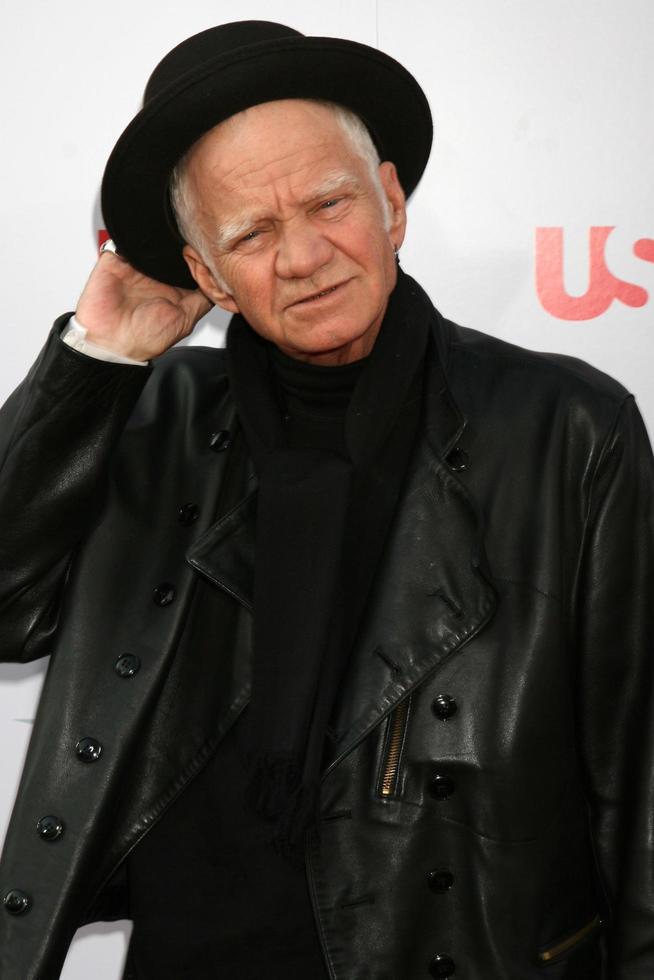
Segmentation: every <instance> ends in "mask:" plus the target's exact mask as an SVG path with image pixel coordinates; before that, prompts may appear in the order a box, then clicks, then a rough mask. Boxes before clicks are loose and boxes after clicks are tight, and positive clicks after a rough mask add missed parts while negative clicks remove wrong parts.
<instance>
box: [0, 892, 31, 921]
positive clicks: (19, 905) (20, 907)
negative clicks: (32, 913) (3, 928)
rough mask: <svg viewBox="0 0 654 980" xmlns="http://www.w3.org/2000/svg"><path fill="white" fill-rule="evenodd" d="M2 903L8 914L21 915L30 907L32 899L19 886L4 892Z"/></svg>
mask: <svg viewBox="0 0 654 980" xmlns="http://www.w3.org/2000/svg"><path fill="white" fill-rule="evenodd" d="M3 904H4V907H5V909H6V910H7V912H9V914H10V915H23V914H24V913H25V912H29V910H30V909H31V908H32V899H31V898H30V897H29V895H28V894H27V893H26V892H22V891H21V890H20V889H19V888H12V889H11V890H10V891H8V892H6V893H5V897H4V899H3Z"/></svg>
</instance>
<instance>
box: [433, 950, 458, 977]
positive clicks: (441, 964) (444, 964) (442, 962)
mask: <svg viewBox="0 0 654 980" xmlns="http://www.w3.org/2000/svg"><path fill="white" fill-rule="evenodd" d="M429 973H430V976H432V977H436V978H437V980H442V978H443V977H453V976H454V974H455V973H456V963H455V962H454V960H453V959H452V957H451V956H447V955H446V954H445V953H436V956H434V957H433V959H432V961H431V963H430V964H429Z"/></svg>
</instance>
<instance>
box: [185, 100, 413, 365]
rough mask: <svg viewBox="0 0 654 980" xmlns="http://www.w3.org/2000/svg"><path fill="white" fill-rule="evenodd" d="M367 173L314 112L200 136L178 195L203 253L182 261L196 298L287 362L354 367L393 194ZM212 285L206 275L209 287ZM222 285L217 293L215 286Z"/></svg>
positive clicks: (397, 222) (300, 108)
mask: <svg viewBox="0 0 654 980" xmlns="http://www.w3.org/2000/svg"><path fill="white" fill-rule="evenodd" d="M379 173H380V178H381V182H382V187H383V193H384V196H385V197H386V198H387V200H388V202H389V210H390V220H389V222H388V224H389V227H388V228H386V227H385V221H386V214H385V209H384V206H383V203H382V200H381V199H380V194H379V190H378V188H377V187H376V186H375V184H374V182H373V179H372V176H371V174H370V171H369V168H368V165H367V164H366V162H365V161H364V160H362V159H361V158H360V157H359V156H357V154H356V153H355V152H354V150H353V149H352V147H351V145H350V141H349V140H348V137H347V136H346V135H345V134H344V133H343V131H342V129H341V128H340V126H339V124H338V122H337V120H336V119H335V117H334V115H333V113H332V112H331V111H330V110H329V109H328V108H327V107H325V106H322V105H317V104H314V103H310V102H306V101H302V100H297V99H292V100H284V101H279V102H268V103H265V104H263V105H259V106H254V107H253V108H252V109H248V110H247V111H246V112H242V113H239V114H238V115H237V116H233V117H232V118H231V119H229V120H227V121H226V122H225V123H221V124H220V125H219V126H216V127H215V129H212V130H210V131H209V132H208V133H207V134H205V136H203V137H202V139H201V140H200V141H199V142H198V144H197V145H196V146H195V148H194V149H193V151H192V153H191V154H190V157H189V160H188V167H187V178H188V187H189V190H190V191H191V193H192V194H194V195H195V201H196V217H197V221H198V223H199V227H200V230H201V232H202V234H203V236H204V240H205V241H206V242H208V243H209V254H208V255H207V256H206V259H207V262H206V263H205V260H204V259H203V258H202V257H201V256H200V254H199V253H198V252H197V251H196V250H195V249H194V248H192V247H191V246H189V245H187V246H186V247H185V249H184V255H185V257H186V261H187V263H188V265H189V268H190V270H191V273H192V275H193V276H194V278H195V280H196V281H197V283H198V285H199V286H200V288H201V289H202V290H203V292H204V293H205V294H206V295H207V296H208V297H209V298H210V299H211V300H212V301H213V302H214V303H217V304H218V305H219V306H222V307H223V308H224V309H226V310H229V311H230V312H240V313H241V314H242V315H243V316H244V317H245V319H246V320H247V321H248V323H249V324H250V326H251V327H252V328H253V329H254V330H256V331H257V333H259V334H261V336H262V337H265V338H266V339H267V340H270V341H272V342H273V343H274V344H276V345H277V346H278V347H279V348H280V349H281V350H283V351H284V352H285V353H287V354H289V355H290V356H291V357H295V358H298V359H300V360H306V361H312V362H314V363H317V364H338V363H349V362H350V361H354V360H358V359H359V358H361V357H364V356H365V355H366V354H368V353H369V351H370V350H371V348H372V345H373V344H374V342H375V338H376V336H377V333H378V331H379V327H380V325H381V322H382V319H383V316H384V312H385V310H386V305H387V301H388V296H389V294H390V292H391V290H392V289H393V287H394V285H395V281H396V275H397V272H396V265H395V258H394V246H397V247H399V245H400V244H401V242H402V238H403V236H404V227H405V220H406V213H405V208H404V194H403V192H402V188H401V186H400V184H399V181H398V179H397V173H396V170H395V167H394V165H393V164H392V163H389V162H385V163H382V164H381V166H380V168H379ZM216 274H217V275H216ZM221 280H222V282H221Z"/></svg>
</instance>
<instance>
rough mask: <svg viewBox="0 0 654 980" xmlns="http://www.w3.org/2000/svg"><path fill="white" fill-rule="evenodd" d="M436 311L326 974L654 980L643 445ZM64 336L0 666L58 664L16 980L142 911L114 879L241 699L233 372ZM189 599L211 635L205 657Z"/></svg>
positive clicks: (566, 388)
mask: <svg viewBox="0 0 654 980" xmlns="http://www.w3.org/2000/svg"><path fill="white" fill-rule="evenodd" d="M431 319H432V326H433V337H434V343H433V347H432V353H431V355H430V365H429V376H428V380H427V385H426V390H427V395H426V402H425V409H424V424H423V427H422V431H421V436H420V440H419V444H418V446H417V448H416V451H415V454H414V457H413V459H412V462H411V465H410V469H409V473H408V476H407V480H406V484H405V487H404V491H403V495H402V498H401V503H400V505H399V507H398V511H397V514H396V518H395V521H394V524H393V527H392V529H391V532H390V535H389V539H388V541H387V544H386V548H385V552H384V560H383V562H382V565H381V567H380V569H379V572H378V575H377V578H376V581H375V585H374V589H373V595H372V599H371V602H370V603H369V607H368V609H367V612H366V616H365V620H364V623H363V627H362V629H361V631H360V635H359V637H358V640H357V644H356V648H355V650H354V652H353V655H352V659H351V662H350V665H349V667H348V670H347V673H346V677H345V680H344V683H343V686H342V691H341V696H340V698H339V701H338V707H337V711H336V712H335V714H334V716H333V718H332V721H331V725H330V745H329V751H328V752H327V754H326V758H325V763H324V772H323V781H322V796H321V812H322V820H321V824H320V834H319V836H318V835H314V836H313V837H312V839H311V841H310V845H309V847H308V853H307V873H308V876H309V882H310V888H311V892H312V901H313V904H314V910H315V915H316V920H317V923H318V928H319V934H320V938H321V942H322V944H323V949H324V952H325V959H326V963H327V965H328V969H329V973H330V976H331V977H332V978H333V980H422V978H429V977H430V976H449V975H452V974H451V973H448V972H447V970H448V969H451V968H452V967H454V969H455V971H456V973H455V975H456V978H457V980H538V978H547V980H646V978H647V980H650V978H651V977H652V976H654V877H653V875H652V849H653V838H654V827H653V823H654V805H653V804H654V801H653V799H652V795H653V794H652V778H653V777H652V773H653V771H654V763H653V759H652V754H653V747H654V731H653V730H652V729H653V727H654V721H653V713H652V694H653V670H652V636H653V635H654V623H653V619H654V613H653V611H652V610H653V606H654V604H653V603H652V601H651V589H652V584H653V583H654V574H653V572H654V569H653V564H654V562H653V555H654V548H653V545H654V541H653V538H654V519H653V502H652V486H653V482H654V481H653V476H654V464H653V461H652V456H651V451H650V449H649V444H648V440H647V435H646V433H645V429H644V426H643V423H642V420H641V419H640V416H639V414H638V410H637V408H636V406H635V403H634V400H633V398H632V397H631V396H630V395H629V394H628V393H627V392H626V391H625V390H624V389H623V388H622V387H621V386H620V385H619V384H618V383H617V382H615V381H613V380H612V379H610V378H608V377H607V376H606V375H603V374H602V373H600V372H598V371H596V370H594V369H593V368H591V367H589V366H587V365H585V364H583V363H582V362H580V361H577V360H574V359H571V358H566V357H562V356H555V355H547V354H538V353H533V352H529V351H526V350H522V349H520V348H517V347H514V346H511V345H509V344H506V343H503V342H501V341H499V340H496V339H493V338H491V337H489V336H486V335H484V334H481V333H477V332H475V331H471V330H467V329H464V328H461V327H458V326H456V325H454V324H452V323H449V322H448V321H446V320H444V319H442V318H441V317H440V315H439V314H438V313H437V312H436V311H433V313H432V315H431ZM64 323H65V318H62V319H61V320H60V321H58V322H57V323H56V324H55V326H54V328H53V331H52V333H51V335H50V337H49V339H48V342H47V344H46V346H45V348H44V351H43V353H42V355H41V357H40V358H39V360H38V361H37V363H36V365H35V367H34V368H33V370H32V372H31V374H30V376H29V377H28V379H27V381H26V382H25V383H24V384H23V386H21V388H20V389H19V390H18V391H17V392H16V393H15V394H14V395H13V396H12V398H11V399H10V400H9V402H8V403H7V405H6V406H5V408H4V409H3V416H2V418H3V427H2V435H1V436H0V451H1V453H2V456H3V458H4V464H3V468H2V469H1V470H0V518H1V520H2V527H3V540H2V542H1V543H0V556H1V558H0V563H1V564H2V567H3V575H2V580H1V581H0V611H1V614H2V615H1V617H0V651H1V653H2V657H3V658H4V659H7V660H10V659H13V660H18V661H27V660H31V659H34V658H37V657H41V656H46V655H48V654H51V655H52V656H51V661H50V666H49V670H48V675H47V678H46V682H45V687H44V693H43V697H42V699H41V703H40V707H39V711H38V715H37V719H36V722H35V726H34V734H33V737H32V741H31V745H30V750H29V754H28V759H27V763H26V766H25V770H24V774H23V777H22V781H21V785H20V789H19V793H18V797H17V801H16V805H15V809H14V813H13V816H12V820H11V824H10V828H9V831H8V835H7V840H6V845H5V850H4V855H3V858H2V862H1V864H0V900H1V899H2V897H3V896H4V895H5V894H6V893H7V892H8V891H10V890H11V889H17V890H20V891H22V892H24V893H25V894H27V895H28V896H29V897H30V902H31V907H30V908H29V910H28V911H25V912H23V913H22V914H11V913H10V912H9V911H7V910H6V909H2V908H0V977H2V980H56V978H57V977H58V976H59V973H60V970H61V966H62V963H63V960H64V958H65V955H66V951H67V948H68V945H69V943H70V940H71V938H72V935H73V933H74V931H75V928H76V927H77V926H78V925H79V924H80V923H82V922H84V921H87V920H89V919H93V918H102V917H105V918H112V917H119V916H120V915H122V914H124V908H123V907H122V905H121V897H120V887H119V884H120V877H119V872H118V875H117V869H120V867H121V862H122V861H123V859H124V858H125V856H126V855H127V854H128V853H129V851H130V850H131V849H132V848H133V847H135V846H137V844H138V841H139V840H140V839H141V838H142V837H143V835H144V834H146V833H147V831H148V829H149V828H150V827H151V826H152V825H153V823H154V822H155V821H156V820H157V819H158V818H159V817H160V816H161V814H162V813H163V812H164V811H165V810H166V808H167V806H168V805H169V804H170V803H171V801H172V800H174V799H175V797H176V796H177V795H178V794H179V793H180V792H182V790H183V788H184V787H185V785H187V783H188V782H189V780H191V779H192V778H193V776H194V775H195V774H197V772H199V771H200V769H201V768H202V766H203V764H204V763H206V761H207V760H208V759H209V758H210V757H211V754H212V752H213V750H214V749H215V747H216V745H217V744H218V741H219V740H220V738H221V737H222V735H223V734H224V732H225V731H226V730H227V729H228V727H229V726H230V724H231V723H232V722H233V721H234V719H235V718H236V717H237V716H238V714H239V712H240V711H241V710H242V709H243V707H244V706H245V705H246V704H247V701H248V697H249V683H250V642H251V635H250V630H251V592H252V564H253V554H254V520H255V513H256V480H255V479H254V477H253V474H252V467H251V464H250V461H249V459H248V456H247V452H246V449H245V446H244V444H243V439H242V437H241V435H240V433H239V429H238V422H237V419H236V418H235V415H234V409H233V404H232V402H231V399H230V396H229V390H228V385H227V381H226V377H225V371H224V360H223V352H221V351H218V350H208V349H201V348H186V349H181V350H173V351H171V352H169V353H168V354H166V355H164V356H163V357H161V358H159V359H158V360H157V362H156V363H155V365H154V367H153V368H152V369H151V370H147V371H146V370H144V369H143V368H140V367H134V368H130V367H126V366H122V365H120V366H119V365H111V364H106V363H102V362H97V361H92V360H91V359H89V358H88V357H85V355H83V354H80V353H78V352H76V351H73V350H71V349H70V348H68V347H67V346H66V345H65V344H63V343H62V342H61V341H60V339H59V332H60V330H61V327H62V326H63V324H64ZM220 430H228V431H229V432H230V435H231V440H230V441H229V442H228V445H227V448H226V449H224V450H223V451H220V452H216V451H215V449H214V448H212V445H211V443H212V438H211V436H212V433H214V432H217V431H220ZM213 441H214V444H215V442H216V440H213ZM218 444H219V445H222V443H221V442H220V440H219V441H218ZM463 467H464V468H463ZM26 501H27V502H29V505H28V506H26V505H25V502H26ZM188 503H193V504H195V505H197V508H198V517H197V520H194V521H193V522H191V523H190V524H189V523H188V521H187V522H184V521H183V520H180V519H178V517H179V509H180V508H181V507H184V505H186V504H188ZM187 513H188V509H187ZM162 583H166V584H167V586H171V587H172V590H173V596H172V600H171V601H167V602H166V604H163V605H162V604H160V603H157V601H154V598H153V596H154V590H155V589H156V588H157V587H158V586H159V585H161V584H162ZM199 590H202V595H203V600H204V599H206V596H207V595H208V596H210V600H211V601H212V602H215V603H216V604H218V607H219V608H220V609H221V610H222V612H221V616H222V619H223V622H224V629H223V630H222V631H221V634H220V636H216V637H214V638H213V640H212V643H211V644H208V645H207V647H205V648H203V649H199V648H198V646H197V644H192V643H189V642H187V640H188V635H189V631H188V622H189V615H190V610H192V605H193V600H194V596H196V595H197V594H198V591H199ZM161 594H162V593H161V592H159V593H158V595H161ZM166 594H167V595H168V598H170V589H168V591H167V592H166ZM208 651H209V653H208ZM126 654H129V655H132V656H136V657H138V658H139V665H140V667H139V669H138V671H137V672H136V673H134V674H133V675H129V674H128V676H122V675H121V673H120V672H117V670H116V669H115V663H116V661H117V659H118V658H119V657H121V656H124V655H126ZM444 696H447V697H448V698H451V699H454V700H455V701H456V711H454V712H449V713H447V717H446V718H443V717H441V716H440V715H442V714H443V711H442V710H441V707H439V705H440V706H442V704H443V702H444V700H445V701H447V698H444ZM447 703H449V702H447ZM407 706H408V710H406V709H407ZM398 712H401V714H398ZM439 712H440V714H439ZM393 726H395V727H393ZM391 730H392V732H395V734H396V735H397V733H398V732H399V735H400V736H401V737H399V738H397V739H396V743H395V744H396V749H397V752H396V755H395V757H394V760H395V761H394V765H395V777H394V779H393V781H392V789H391V791H390V792H385V793H384V792H382V788H381V787H382V779H381V777H382V775H383V771H384V770H385V768H386V767H387V766H388V765H389V738H390V735H391ZM85 737H86V738H89V737H90V738H93V739H95V740H96V741H97V742H99V743H100V745H101V746H102V752H101V754H100V756H99V757H98V758H97V760H95V761H89V762H84V761H82V759H80V757H79V756H78V753H77V751H76V746H77V744H78V742H79V741H80V739H82V738H85ZM393 737H395V736H393ZM225 792H226V793H228V792H229V787H225ZM46 815H49V816H55V817H57V818H59V820H60V821H61V822H62V823H63V825H64V828H65V829H64V832H63V834H61V835H60V836H58V838H57V839H56V840H50V841H47V840H44V839H43V838H42V837H41V836H40V835H39V833H38V832H37V824H38V822H39V820H41V818H43V817H44V816H46ZM434 872H437V873H436V874H433V873H434ZM435 882H436V883H437V887H436V886H435V885H434V883H435ZM176 900H178V897H176V896H171V901H176ZM179 900H181V897H179ZM598 916H600V917H601V920H602V926H601V928H599V927H597V917H598ZM439 970H440V971H445V972H438V971H439Z"/></svg>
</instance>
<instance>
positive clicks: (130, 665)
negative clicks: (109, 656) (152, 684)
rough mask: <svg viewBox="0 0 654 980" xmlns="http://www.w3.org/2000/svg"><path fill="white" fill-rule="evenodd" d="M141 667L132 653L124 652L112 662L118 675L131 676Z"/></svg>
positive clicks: (138, 660)
mask: <svg viewBox="0 0 654 980" xmlns="http://www.w3.org/2000/svg"><path fill="white" fill-rule="evenodd" d="M140 669H141V661H140V659H139V658H138V657H137V656H136V654H134V653H124V654H123V655H122V657H119V658H118V660H117V661H116V663H115V664H114V670H115V671H116V673H117V674H118V676H119V677H133V676H134V674H138V672H139V670H140Z"/></svg>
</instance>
